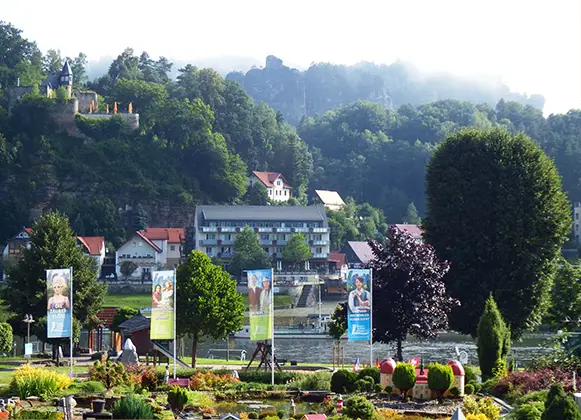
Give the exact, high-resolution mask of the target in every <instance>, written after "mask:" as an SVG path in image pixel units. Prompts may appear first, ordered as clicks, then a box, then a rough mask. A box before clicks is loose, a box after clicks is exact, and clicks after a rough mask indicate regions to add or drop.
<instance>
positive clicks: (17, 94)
mask: <svg viewBox="0 0 581 420" xmlns="http://www.w3.org/2000/svg"><path fill="white" fill-rule="evenodd" d="M29 92H32V86H17V87H11V88H8V110H9V111H10V109H12V107H13V106H14V105H15V104H16V102H18V101H19V100H20V98H22V96H24V95H25V94H27V93H29Z"/></svg>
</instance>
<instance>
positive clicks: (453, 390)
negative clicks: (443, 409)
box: [450, 386, 461, 397]
mask: <svg viewBox="0 0 581 420" xmlns="http://www.w3.org/2000/svg"><path fill="white" fill-rule="evenodd" d="M450 394H452V396H453V397H458V396H460V394H461V392H460V388H458V387H457V386H453V387H452V388H450Z"/></svg>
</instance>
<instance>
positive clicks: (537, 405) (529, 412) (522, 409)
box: [512, 401, 545, 420]
mask: <svg viewBox="0 0 581 420" xmlns="http://www.w3.org/2000/svg"><path fill="white" fill-rule="evenodd" d="M543 411H545V403H544V402H541V401H535V402H531V403H527V404H522V405H521V406H519V407H517V408H516V409H515V410H514V411H513V412H512V416H513V418H514V420H541V418H542V416H543Z"/></svg>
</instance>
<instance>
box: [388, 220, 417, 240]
mask: <svg viewBox="0 0 581 420" xmlns="http://www.w3.org/2000/svg"><path fill="white" fill-rule="evenodd" d="M393 226H395V227H396V228H397V229H398V230H399V231H400V232H402V233H403V232H407V233H409V234H410V235H411V236H412V238H414V239H415V240H416V241H422V236H423V234H424V231H423V230H422V228H420V227H419V226H418V225H406V224H395V225H393Z"/></svg>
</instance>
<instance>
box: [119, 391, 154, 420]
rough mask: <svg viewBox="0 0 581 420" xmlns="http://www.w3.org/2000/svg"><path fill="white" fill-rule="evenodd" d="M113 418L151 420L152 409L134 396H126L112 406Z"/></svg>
mask: <svg viewBox="0 0 581 420" xmlns="http://www.w3.org/2000/svg"><path fill="white" fill-rule="evenodd" d="M113 417H114V418H116V419H152V418H154V416H153V408H152V407H151V405H149V404H148V403H147V402H146V401H144V400H142V399H141V398H139V397H137V396H136V395H135V394H127V395H126V396H125V397H123V398H121V399H120V400H117V401H115V404H113Z"/></svg>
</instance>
